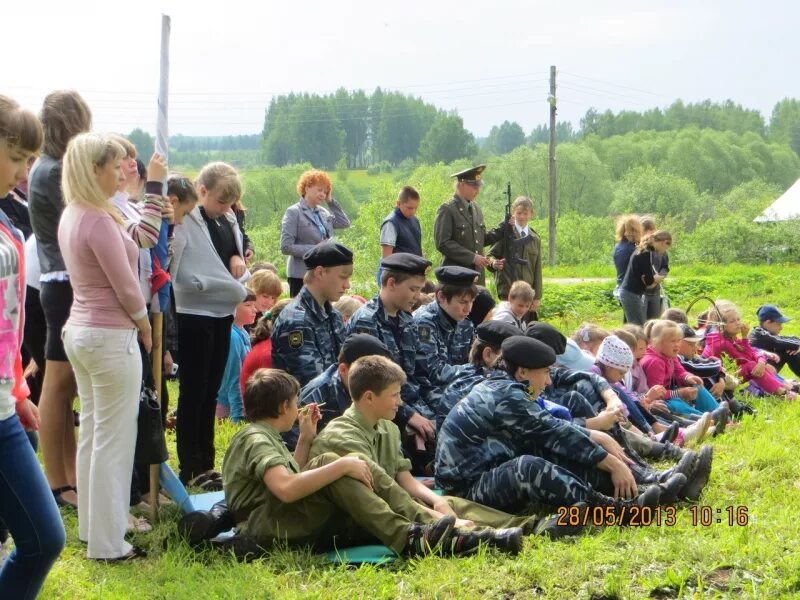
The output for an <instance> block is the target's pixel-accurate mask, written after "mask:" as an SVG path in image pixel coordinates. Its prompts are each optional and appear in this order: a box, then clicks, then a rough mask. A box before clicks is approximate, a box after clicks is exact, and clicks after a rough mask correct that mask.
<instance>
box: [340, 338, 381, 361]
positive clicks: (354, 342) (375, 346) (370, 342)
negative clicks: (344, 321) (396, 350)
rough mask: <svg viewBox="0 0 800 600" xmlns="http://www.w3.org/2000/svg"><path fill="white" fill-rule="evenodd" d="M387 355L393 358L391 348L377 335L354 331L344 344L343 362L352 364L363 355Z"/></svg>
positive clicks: (341, 355) (341, 356)
mask: <svg viewBox="0 0 800 600" xmlns="http://www.w3.org/2000/svg"><path fill="white" fill-rule="evenodd" d="M376 355H377V356H385V357H386V358H392V355H391V353H390V352H389V348H387V347H386V344H384V343H383V342H382V341H380V340H379V339H378V338H376V337H375V336H372V335H369V334H368V333H354V334H352V335H350V336H349V337H348V338H347V339H346V340H345V341H344V344H342V350H341V353H340V355H339V356H340V358H341V362H343V363H344V364H346V365H352V364H353V363H354V362H356V361H357V360H358V359H359V358H361V357H362V356H376Z"/></svg>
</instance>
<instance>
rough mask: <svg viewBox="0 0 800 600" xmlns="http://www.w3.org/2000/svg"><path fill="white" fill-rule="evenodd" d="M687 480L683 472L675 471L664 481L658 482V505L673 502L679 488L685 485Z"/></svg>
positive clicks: (678, 492) (676, 497)
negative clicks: (659, 493) (659, 495)
mask: <svg viewBox="0 0 800 600" xmlns="http://www.w3.org/2000/svg"><path fill="white" fill-rule="evenodd" d="M687 481H688V479H687V477H686V475H684V474H683V473H675V474H674V475H672V476H671V477H670V478H669V479H667V480H666V481H664V482H662V483H659V484H658V487H659V488H660V489H661V497H660V498H659V499H658V504H659V505H660V506H667V505H670V504H675V502H677V501H678V498H679V497H680V492H681V490H682V489H683V488H684V487H685V486H686V482H687Z"/></svg>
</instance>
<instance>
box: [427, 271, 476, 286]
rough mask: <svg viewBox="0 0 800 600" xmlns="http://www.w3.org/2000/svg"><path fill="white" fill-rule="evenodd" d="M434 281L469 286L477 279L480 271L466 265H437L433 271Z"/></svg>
mask: <svg viewBox="0 0 800 600" xmlns="http://www.w3.org/2000/svg"><path fill="white" fill-rule="evenodd" d="M433 273H434V275H436V281H438V282H439V283H442V284H447V285H463V286H464V287H469V286H471V285H472V284H474V283H475V281H477V279H478V277H479V276H480V273H478V272H477V271H473V270H472V269H467V268H466V267H439V268H437V269H436V270H435V271H434V272H433Z"/></svg>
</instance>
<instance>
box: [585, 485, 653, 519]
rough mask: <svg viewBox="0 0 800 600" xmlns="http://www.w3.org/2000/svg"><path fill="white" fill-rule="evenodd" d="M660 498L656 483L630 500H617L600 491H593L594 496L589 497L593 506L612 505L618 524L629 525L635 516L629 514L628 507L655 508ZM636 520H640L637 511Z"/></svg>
mask: <svg viewBox="0 0 800 600" xmlns="http://www.w3.org/2000/svg"><path fill="white" fill-rule="evenodd" d="M660 499H661V488H660V487H659V486H657V485H653V486H650V487H649V488H647V490H645V491H644V492H642V493H641V494H639V495H638V496H637V497H636V498H634V499H632V500H619V499H617V498H611V497H610V496H606V495H605V494H601V493H600V492H594V496H593V497H592V498H591V499H590V504H591V505H594V506H613V507H614V512H615V513H616V515H617V517H618V518H619V523H618V524H619V525H630V522H631V518H635V516H634V515H632V514H631V510H630V509H631V508H632V507H634V506H638V507H639V508H644V507H645V506H648V507H650V508H655V507H656V506H658V504H659V500H660ZM637 522H641V513H639V520H638V521H637Z"/></svg>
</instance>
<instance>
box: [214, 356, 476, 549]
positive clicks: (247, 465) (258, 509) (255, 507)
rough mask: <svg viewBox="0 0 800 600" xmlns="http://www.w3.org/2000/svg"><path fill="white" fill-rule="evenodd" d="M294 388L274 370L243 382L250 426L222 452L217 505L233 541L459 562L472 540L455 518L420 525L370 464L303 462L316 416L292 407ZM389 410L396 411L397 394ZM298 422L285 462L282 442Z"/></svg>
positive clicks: (422, 515) (419, 512)
mask: <svg viewBox="0 0 800 600" xmlns="http://www.w3.org/2000/svg"><path fill="white" fill-rule="evenodd" d="M299 390H300V385H299V384H298V383H297V380H296V379H295V378H294V377H292V376H291V375H289V374H288V373H285V372H283V371H280V370H277V369H260V370H258V371H256V372H255V373H254V374H253V376H252V377H251V379H250V380H249V381H248V382H247V388H246V390H245V394H244V404H245V412H246V414H247V419H248V421H250V423H249V424H248V425H247V426H246V427H245V428H243V429H242V430H240V431H239V432H237V433H236V434H235V435H234V436H233V439H232V440H231V443H230V446H229V447H228V450H227V452H226V453H225V460H224V462H223V467H222V476H223V483H224V489H225V501H226V503H227V506H228V508H229V509H230V511H231V512H232V513H233V515H234V517H235V521H236V523H237V530H238V533H239V534H240V536H241V537H242V538H243V539H246V540H252V541H253V542H254V543H255V544H257V545H258V548H259V549H265V548H270V547H271V546H273V545H274V544H275V543H280V542H285V543H288V544H290V545H292V546H303V545H311V546H313V547H315V548H316V549H318V550H324V549H330V548H333V547H340V548H341V547H346V546H348V545H352V544H354V543H359V542H360V543H364V542H365V541H366V540H365V538H366V539H372V540H374V539H375V538H377V539H378V540H380V542H381V543H383V544H385V545H387V546H389V547H390V548H391V549H393V550H394V551H395V552H397V553H398V554H403V555H406V556H419V555H425V554H431V553H434V552H444V553H447V554H453V555H455V554H465V553H469V552H473V551H475V550H476V549H477V547H478V545H479V543H480V541H479V540H478V539H477V535H476V534H474V533H471V532H466V531H462V530H460V529H457V528H455V527H454V525H455V517H454V516H452V515H447V516H445V517H442V518H440V519H434V518H433V517H431V516H429V515H428V514H427V513H426V512H425V511H424V510H423V508H422V507H421V506H420V505H419V504H417V503H416V502H414V500H413V499H412V498H411V497H410V496H409V495H408V493H407V492H406V491H405V490H403V489H402V488H401V487H400V486H399V485H397V483H395V481H394V480H393V479H392V478H391V477H390V476H389V475H387V474H386V472H385V471H384V470H383V469H381V468H380V467H379V466H378V465H377V464H376V463H374V462H372V461H371V460H364V459H363V458H360V457H359V456H355V455H348V456H342V457H340V456H337V455H335V454H332V453H324V454H321V455H320V456H317V457H316V458H314V459H313V460H311V461H309V459H308V456H309V450H310V448H311V442H312V441H313V439H314V437H315V436H316V434H317V421H319V416H320V415H319V407H318V406H317V405H316V404H312V405H309V407H308V409H307V410H304V411H303V412H302V413H301V412H299V410H298V407H297V400H298V392H299ZM397 402H399V394H398V399H397ZM298 417H299V422H300V425H299V430H300V437H299V438H298V441H297V448H296V449H295V451H294V454H293V455H292V454H290V453H289V450H288V449H287V448H286V446H285V445H284V443H283V440H282V439H281V433H283V432H286V431H289V430H290V429H291V428H292V425H294V422H295V421H297V420H298Z"/></svg>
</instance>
